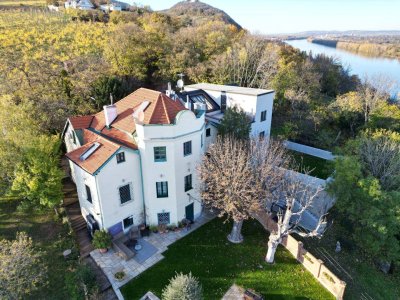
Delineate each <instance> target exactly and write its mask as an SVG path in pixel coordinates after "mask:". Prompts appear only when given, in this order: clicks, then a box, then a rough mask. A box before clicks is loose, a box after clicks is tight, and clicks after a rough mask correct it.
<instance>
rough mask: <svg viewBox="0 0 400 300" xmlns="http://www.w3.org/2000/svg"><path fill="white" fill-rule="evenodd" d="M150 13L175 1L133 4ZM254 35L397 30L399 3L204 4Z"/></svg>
mask: <svg viewBox="0 0 400 300" xmlns="http://www.w3.org/2000/svg"><path fill="white" fill-rule="evenodd" d="M135 2H136V3H140V4H143V5H150V7H151V8H152V9H153V10H161V9H167V8H169V7H171V6H173V5H174V4H175V3H177V2H178V0H153V1H148V0H135ZM202 2H205V3H207V4H210V5H212V6H214V7H217V8H219V9H222V10H224V11H225V12H226V13H228V14H229V15H230V16H231V17H232V18H233V19H234V20H235V21H236V22H238V23H239V24H240V25H242V26H243V27H244V28H246V29H248V30H250V31H251V32H253V33H263V34H272V33H295V32H302V31H308V30H341V31H342V30H400V0H245V1H243V0H241V1H236V0H203V1H202Z"/></svg>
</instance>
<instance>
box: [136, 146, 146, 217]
mask: <svg viewBox="0 0 400 300" xmlns="http://www.w3.org/2000/svg"><path fill="white" fill-rule="evenodd" d="M137 153H138V155H139V164H140V178H141V180H142V200H143V223H144V224H146V201H144V181H143V168H142V155H141V154H140V150H137Z"/></svg>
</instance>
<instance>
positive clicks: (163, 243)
mask: <svg viewBox="0 0 400 300" xmlns="http://www.w3.org/2000/svg"><path fill="white" fill-rule="evenodd" d="M213 218H215V215H214V214H212V213H210V212H208V211H204V212H203V214H202V215H201V216H200V217H199V218H198V219H197V220H196V222H195V223H194V224H192V228H191V229H189V230H186V229H182V230H181V231H171V232H168V233H163V234H160V233H152V234H150V236H148V237H144V238H143V239H144V240H145V241H147V242H149V243H151V244H152V245H153V246H154V247H156V248H157V252H156V253H155V254H154V255H152V256H151V257H149V258H148V259H147V260H146V261H144V262H143V263H141V264H140V263H138V262H137V261H136V260H135V257H134V258H132V259H130V260H128V261H125V260H124V259H123V258H121V257H120V256H119V255H118V254H117V253H116V252H115V251H114V250H113V249H110V250H109V251H107V253H104V254H102V253H100V251H99V250H94V251H92V252H91V253H90V256H91V257H92V258H93V259H94V261H95V262H96V263H97V265H98V266H99V267H100V268H102V270H103V272H104V274H106V276H107V278H108V280H109V281H110V283H111V285H112V287H113V289H114V291H115V293H116V294H117V296H118V298H119V299H123V297H122V294H121V292H120V291H119V288H120V287H122V286H123V285H124V284H126V283H127V282H128V281H130V280H132V279H133V278H135V277H136V276H138V275H139V274H140V273H142V272H144V271H145V270H147V269H148V268H150V267H151V266H153V265H154V264H156V263H157V262H159V261H160V260H162V259H163V258H164V256H163V255H162V253H163V252H164V251H165V250H167V249H168V246H169V245H171V244H173V243H174V242H176V241H177V240H179V239H181V238H182V237H184V236H186V235H188V234H189V233H191V232H193V231H194V230H196V229H197V228H199V227H200V226H202V225H204V224H205V223H207V222H208V221H210V220H212V219H213ZM120 271H123V272H125V274H126V276H125V278H124V279H123V280H117V279H115V277H114V274H115V273H117V272H120Z"/></svg>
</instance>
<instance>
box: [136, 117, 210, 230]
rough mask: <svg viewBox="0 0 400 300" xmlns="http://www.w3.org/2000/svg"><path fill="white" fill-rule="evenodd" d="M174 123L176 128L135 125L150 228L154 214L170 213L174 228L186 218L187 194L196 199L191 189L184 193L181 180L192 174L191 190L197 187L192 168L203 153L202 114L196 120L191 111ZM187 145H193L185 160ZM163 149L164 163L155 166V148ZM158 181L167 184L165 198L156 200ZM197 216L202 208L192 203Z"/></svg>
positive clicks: (196, 196)
mask: <svg viewBox="0 0 400 300" xmlns="http://www.w3.org/2000/svg"><path fill="white" fill-rule="evenodd" d="M175 123H176V124H175V125H144V126H143V125H139V124H137V125H136V132H137V136H138V146H139V150H140V153H141V156H142V166H143V181H144V186H145V189H144V190H145V200H146V212H147V218H148V223H149V224H158V219H157V214H158V213H161V212H169V213H170V223H171V224H177V223H178V222H179V221H181V220H182V219H183V218H184V217H185V206H186V205H188V204H190V202H189V196H188V195H187V193H190V194H191V195H192V196H193V197H195V198H197V199H199V196H198V195H197V193H196V192H195V190H194V189H193V190H191V191H188V192H185V191H184V176H186V175H188V174H192V182H193V186H195V185H196V184H197V174H196V172H195V168H196V165H197V164H198V162H199V161H200V158H201V156H202V155H203V151H204V146H203V148H202V147H201V134H202V133H203V132H204V114H203V115H202V116H201V117H199V118H196V116H195V115H194V114H193V113H192V112H191V111H184V112H181V113H180V114H179V115H178V116H177V118H176V122H175ZM187 141H192V154H191V155H189V156H186V157H184V155H183V143H184V142H187ZM162 146H165V147H166V151H167V161H166V162H155V161H154V147H162ZM189 169H190V171H189ZM160 181H168V197H167V198H157V192H156V182H160ZM191 202H192V201H191ZM195 202H197V201H195ZM200 213H201V205H200V203H197V204H196V203H195V205H194V215H195V217H196V216H199V215H200Z"/></svg>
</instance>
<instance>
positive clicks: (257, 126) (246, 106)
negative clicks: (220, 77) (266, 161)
mask: <svg viewBox="0 0 400 300" xmlns="http://www.w3.org/2000/svg"><path fill="white" fill-rule="evenodd" d="M185 90H187V91H192V90H195V89H194V88H190V87H185ZM204 91H205V92H206V93H207V94H209V95H210V96H211V97H212V98H213V99H214V100H215V102H217V103H218V105H221V92H219V91H211V90H204ZM274 96H275V93H269V94H263V95H259V96H255V95H245V94H237V93H229V92H226V98H227V101H226V102H227V103H226V104H227V107H232V106H234V105H237V106H239V107H241V108H242V109H243V110H244V111H245V112H247V113H248V114H249V116H251V117H254V120H255V122H254V123H252V126H251V132H250V134H251V135H258V134H259V133H260V132H261V131H264V132H265V137H269V136H270V133H271V121H272V109H273V103H274ZM264 110H266V111H267V119H266V120H265V121H264V122H260V120H261V112H262V111H264Z"/></svg>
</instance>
